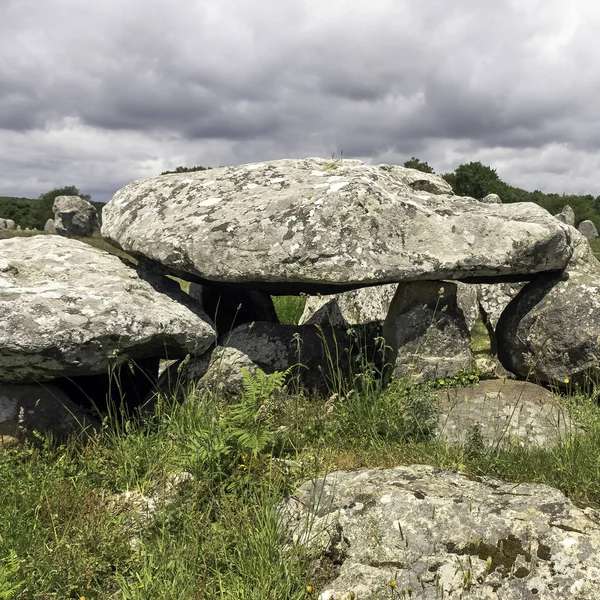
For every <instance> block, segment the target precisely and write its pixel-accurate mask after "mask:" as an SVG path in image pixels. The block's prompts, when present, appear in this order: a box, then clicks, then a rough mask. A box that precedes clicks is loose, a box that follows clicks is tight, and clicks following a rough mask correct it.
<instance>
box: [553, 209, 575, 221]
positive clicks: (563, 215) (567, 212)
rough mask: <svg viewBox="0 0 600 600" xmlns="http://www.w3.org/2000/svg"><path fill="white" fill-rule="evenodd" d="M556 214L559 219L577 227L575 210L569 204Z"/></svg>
mask: <svg viewBox="0 0 600 600" xmlns="http://www.w3.org/2000/svg"><path fill="white" fill-rule="evenodd" d="M554 216H555V217H556V218H557V219H558V220H559V221H562V222H563V223H566V224H567V225H570V226H571V227H575V212H574V211H573V209H572V208H571V207H570V206H569V205H568V204H567V205H566V206H565V207H564V208H563V209H562V211H561V212H559V213H558V214H557V215H554Z"/></svg>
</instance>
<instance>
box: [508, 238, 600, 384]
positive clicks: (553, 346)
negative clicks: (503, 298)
mask: <svg viewBox="0 0 600 600" xmlns="http://www.w3.org/2000/svg"><path fill="white" fill-rule="evenodd" d="M570 230H571V234H572V239H573V242H572V243H573V245H574V246H575V253H574V255H573V258H572V259H571V261H570V262H569V265H568V267H567V269H566V270H565V271H564V272H563V273H561V274H540V275H538V276H536V278H535V279H534V280H533V281H531V282H530V283H528V284H527V285H526V286H525V287H524V288H523V289H522V290H521V292H520V293H519V295H518V296H517V297H516V298H515V299H514V300H513V301H512V302H511V303H510V304H509V305H508V306H507V308H506V309H505V310H504V312H503V313H502V316H501V317H500V320H499V321H498V326H497V327H496V337H497V340H498V358H499V359H500V361H501V362H502V364H503V365H504V367H505V368H506V369H508V370H509V371H511V372H513V373H515V374H517V375H521V376H523V377H529V379H530V380H532V381H540V382H543V383H552V384H558V385H563V383H564V382H565V380H567V381H568V382H570V383H571V384H575V383H579V384H581V385H585V384H587V385H591V384H595V383H596V382H597V381H598V376H600V263H599V262H598V261H597V260H596V258H595V257H594V255H593V252H592V249H591V248H590V245H589V243H588V242H587V240H586V239H585V238H584V237H583V236H582V235H581V234H579V233H578V232H577V230H576V229H574V228H570ZM588 377H589V379H588Z"/></svg>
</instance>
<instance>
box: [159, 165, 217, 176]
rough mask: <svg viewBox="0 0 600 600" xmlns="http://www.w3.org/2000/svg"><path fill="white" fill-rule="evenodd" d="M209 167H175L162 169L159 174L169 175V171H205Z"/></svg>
mask: <svg viewBox="0 0 600 600" xmlns="http://www.w3.org/2000/svg"><path fill="white" fill-rule="evenodd" d="M208 169H210V167H200V166H198V167H177V168H176V169H175V170H174V171H163V172H162V173H161V175H170V174H171V173H190V172H191V171H207V170H208Z"/></svg>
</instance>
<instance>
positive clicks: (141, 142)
mask: <svg viewBox="0 0 600 600" xmlns="http://www.w3.org/2000/svg"><path fill="white" fill-rule="evenodd" d="M599 30H600V3H598V2H593V1H592V0H589V1H585V0H569V1H567V0H539V1H538V0H494V1H493V2H492V1H490V2H482V1H481V0H452V1H449V0H422V1H417V0H369V1H368V2H367V1H365V0H360V1H358V0H319V1H317V0H102V1H100V2H94V1H93V0H0V34H1V35H0V195H11V196H25V197H37V196H39V194H40V193H42V192H45V191H48V190H50V189H52V188H54V187H60V186H64V185H76V186H77V187H79V188H80V190H81V191H82V192H84V193H89V194H91V195H92V197H93V199H95V200H109V199H110V198H111V197H112V195H113V194H114V192H115V191H116V190H117V189H119V188H120V187H122V186H123V185H126V184H127V183H129V182H131V181H133V180H135V179H139V178H143V177H152V176H155V175H158V174H160V172H161V171H163V170H165V169H168V168H174V167H176V166H178V165H185V166H193V165H205V166H219V165H232V164H240V163H246V162H255V161H263V160H269V159H275V158H284V157H306V156H324V157H331V155H332V154H335V155H336V157H337V156H339V154H340V152H341V151H343V155H344V157H348V158H360V159H362V160H365V161H367V162H370V163H380V162H389V163H395V164H402V163H403V162H404V161H405V160H406V159H408V158H410V157H411V156H413V155H414V156H418V157H419V158H421V159H422V160H427V161H428V162H429V164H430V165H432V166H433V167H434V169H435V170H436V172H437V173H443V172H446V171H451V170H453V169H454V168H456V167H457V166H458V165H459V164H461V163H463V162H469V161H476V160H479V161H481V162H483V163H484V164H487V165H490V166H492V167H494V168H495V169H496V170H497V171H498V174H499V175H500V177H501V178H502V179H503V180H504V181H506V182H508V183H511V184H513V185H518V186H521V187H524V188H526V189H531V190H533V189H541V190H543V191H549V192H551V191H556V192H565V193H592V194H594V195H595V196H596V195H600V178H599V175H600V153H599V148H600V102H599V99H600V60H599V50H598V47H599V46H598V31H599Z"/></svg>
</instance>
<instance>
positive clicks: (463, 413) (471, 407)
mask: <svg viewBox="0 0 600 600" xmlns="http://www.w3.org/2000/svg"><path fill="white" fill-rule="evenodd" d="M436 396H437V399H438V402H439V410H438V414H439V419H438V432H437V433H438V436H439V437H440V438H442V439H444V440H447V441H449V442H452V443H459V444H465V443H467V444H469V443H473V441H474V440H475V438H474V436H481V440H482V442H483V443H484V444H486V445H489V444H493V445H494V446H498V447H510V446H513V445H514V444H519V445H532V444H533V445H534V446H536V447H542V446H549V445H553V444H556V443H558V442H559V441H560V440H563V439H565V436H566V435H567V434H569V433H573V432H574V431H575V426H574V424H572V423H571V421H570V419H569V417H568V415H566V414H565V409H564V408H563V407H561V406H560V405H559V404H558V403H557V401H556V399H555V397H554V395H553V394H552V393H551V392H549V391H548V390H547V389H545V388H543V387H540V386H539V385H535V384H533V383H529V382H526V381H511V380H502V379H492V380H489V381H481V382H480V383H479V385H477V386H474V387H468V388H454V389H448V390H439V391H438V392H436Z"/></svg>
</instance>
